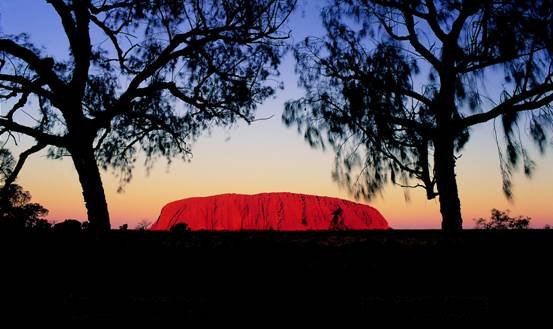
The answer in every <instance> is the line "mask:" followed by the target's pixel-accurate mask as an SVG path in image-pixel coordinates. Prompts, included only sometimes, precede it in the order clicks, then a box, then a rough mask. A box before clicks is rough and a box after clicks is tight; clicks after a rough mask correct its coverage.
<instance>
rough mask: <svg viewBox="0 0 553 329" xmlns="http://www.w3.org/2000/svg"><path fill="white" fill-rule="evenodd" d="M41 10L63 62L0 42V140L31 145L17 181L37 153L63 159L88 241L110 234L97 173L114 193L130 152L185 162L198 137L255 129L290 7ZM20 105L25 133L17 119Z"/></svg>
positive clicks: (86, 0)
mask: <svg viewBox="0 0 553 329" xmlns="http://www.w3.org/2000/svg"><path fill="white" fill-rule="evenodd" d="M45 1H46V2H47V3H48V4H49V5H50V6H51V8H52V10H53V11H55V13H56V14H57V16H58V18H59V21H60V23H61V25H62V27H63V31H64V33H65V37H66V39H67V41H68V44H69V53H68V56H67V59H65V57H63V58H52V57H48V56H46V55H45V54H44V52H43V51H41V50H40V45H35V44H34V43H33V42H32V41H31V40H32V39H31V36H28V35H27V34H24V33H21V34H17V35H6V34H0V99H2V100H4V101H7V102H9V103H8V104H11V106H10V108H8V109H5V111H4V112H3V113H2V116H1V117H0V135H2V136H5V137H6V138H8V139H12V138H15V135H18V134H20V135H26V136H28V137H31V138H32V139H34V140H35V141H36V144H35V145H34V146H32V147H31V148H29V149H28V150H26V151H24V152H23V153H21V155H20V157H19V160H18V162H17V164H16V168H18V169H20V168H21V167H22V165H23V163H24V162H25V160H26V159H27V157H28V156H29V155H30V154H32V153H35V152H38V151H40V150H42V149H44V148H46V147H49V149H48V155H49V156H50V157H52V158H60V157H62V156H65V155H67V156H70V157H71V159H72V160H73V163H74V165H75V169H76V171H77V173H78V176H79V181H80V183H81V186H82V190H83V197H84V201H85V205H86V209H87V212H88V221H89V222H90V229H91V230H107V229H109V228H110V221H109V213H108V207H107V202H106V198H105V194H104V188H103V185H102V181H101V177H100V172H99V168H102V169H105V170H107V169H109V168H112V169H113V170H115V171H116V172H117V173H118V174H119V175H120V179H121V186H123V185H124V184H125V183H126V182H128V181H129V180H130V179H131V177H132V176H131V174H132V170H133V168H134V167H135V165H136V160H137V155H138V154H139V152H140V151H142V152H143V154H145V158H146V160H145V165H146V166H147V167H148V168H150V167H151V166H152V164H153V163H154V160H155V159H157V158H159V157H165V158H166V159H167V160H168V161H170V160H171V159H172V158H174V157H176V156H180V157H182V158H184V159H189V158H190V154H191V149H190V145H191V142H192V141H193V140H194V139H195V138H196V137H197V136H198V135H199V134H200V133H201V132H202V131H205V130H209V129H210V128H211V127H213V126H218V125H222V126H228V125H232V124H234V123H235V122H236V121H237V120H244V121H246V122H252V121H254V120H255V117H254V110H255V108H256V106H257V104H259V103H260V102H261V101H263V100H264V99H266V98H267V97H269V96H271V95H273V93H274V91H275V88H276V87H277V86H278V85H277V84H276V83H272V82H271V81H273V80H272V79H271V77H273V76H275V75H276V74H277V73H278V72H277V66H278V64H279V62H280V58H281V55H282V53H283V51H284V40H285V39H287V38H288V36H289V35H288V32H287V31H286V30H285V29H284V23H285V21H286V19H287V18H288V16H289V15H290V13H291V12H292V10H293V8H294V6H295V2H296V1H295V0H233V1H229V0H213V1H195V0H182V1H150V0H117V1H115V0H106V1H95V0H80V1H70V0H45ZM3 14H4V15H9V13H3ZM93 31H94V34H93V33H92V32H93ZM22 32H23V31H22ZM96 40H105V42H97V41H96ZM29 104H32V105H31V106H33V111H31V112H30V115H31V116H33V118H34V120H35V121H32V122H31V123H30V124H27V121H22V120H20V117H21V116H20V115H19V112H21V111H23V109H24V107H25V106H28V105H29ZM18 169H16V170H14V172H13V177H15V176H16V175H17V173H18V171H19V170H18ZM9 179H10V180H13V178H9Z"/></svg>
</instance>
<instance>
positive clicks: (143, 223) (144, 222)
mask: <svg viewBox="0 0 553 329" xmlns="http://www.w3.org/2000/svg"><path fill="white" fill-rule="evenodd" d="M150 224H151V222H150V221H147V220H141V221H140V222H138V224H136V227H135V229H136V230H139V231H145V230H147V229H148V226H150Z"/></svg>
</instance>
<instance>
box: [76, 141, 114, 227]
mask: <svg viewBox="0 0 553 329" xmlns="http://www.w3.org/2000/svg"><path fill="white" fill-rule="evenodd" d="M69 152H70V153H71V158H72V159H73V164H74V165H75V169H76V170H77V174H78V175H79V181H80V182H81V188H82V190H83V197H84V202H85V206H86V211H87V214H88V222H89V225H90V226H89V227H90V229H91V230H94V231H108V230H109V229H110V222H109V212H108V205H107V202H106V195H105V193H104V186H103V185H102V178H101V176H100V171H99V169H98V165H97V164H96V158H95V157H94V150H93V149H92V145H84V143H83V144H80V145H78V146H74V147H72V148H70V149H69Z"/></svg>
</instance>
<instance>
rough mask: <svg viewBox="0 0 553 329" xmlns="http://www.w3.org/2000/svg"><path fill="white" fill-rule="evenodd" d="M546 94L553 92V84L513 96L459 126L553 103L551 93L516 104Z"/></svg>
mask: <svg viewBox="0 0 553 329" xmlns="http://www.w3.org/2000/svg"><path fill="white" fill-rule="evenodd" d="M548 92H553V83H548V84H542V85H540V86H538V87H536V88H533V89H530V90H526V91H523V92H521V93H519V94H517V95H514V96H512V97H511V98H509V99H508V100H506V101H504V102H503V103H501V104H499V105H497V106H496V107H494V108H493V109H491V110H489V111H487V112H484V113H478V114H474V115H471V116H468V117H466V118H464V119H462V120H460V125H461V127H469V126H472V125H475V124H479V123H483V122H486V121H488V120H491V119H493V118H496V117H498V116H500V115H502V114H507V113H516V112H523V111H530V110H536V109H539V108H541V107H543V106H546V105H548V104H550V103H551V102H553V93H552V94H549V95H547V96H544V97H542V98H541V99H539V100H535V101H530V102H525V103H522V104H518V103H520V102H524V101H526V100H528V99H530V98H532V97H536V96H542V95H544V94H546V93H548Z"/></svg>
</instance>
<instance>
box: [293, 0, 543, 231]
mask: <svg viewBox="0 0 553 329" xmlns="http://www.w3.org/2000/svg"><path fill="white" fill-rule="evenodd" d="M322 17H323V21H324V26H325V28H326V36H324V37H323V38H315V37H311V38H307V39H306V40H305V41H304V42H302V43H299V44H298V45H297V46H296V47H295V57H296V60H297V71H298V72H299V75H300V78H299V82H300V84H301V86H303V88H304V89H305V96H304V97H302V98H300V99H298V100H295V101H291V102H288V103H287V104H286V107H285V111H284V114H283V121H284V122H285V124H286V125H288V126H293V125H297V127H298V130H299V132H300V133H303V134H304V135H305V138H306V140H307V141H308V142H309V143H310V145H311V146H313V147H322V148H324V147H325V145H326V144H330V145H331V146H332V148H333V149H334V151H335V153H336V162H335V164H336V165H335V169H334V171H333V177H334V178H335V180H336V181H338V182H339V183H340V184H341V185H343V186H345V187H347V188H348V190H349V191H350V192H351V193H352V194H353V195H354V196H355V197H358V198H359V197H364V198H371V197H373V196H374V195H375V194H376V193H378V192H379V191H380V190H381V189H382V188H383V186H385V185H386V184H387V183H388V182H392V183H393V184H397V185H400V186H402V187H405V188H422V189H424V190H425V191H426V196H427V198H428V199H434V198H436V197H438V198H439V201H440V212H441V215H442V228H443V229H444V230H450V231H452V230H453V231H456V230H460V229H462V218H461V205H460V200H459V195H458V194H459V193H458V188H457V179H456V173H455V165H456V161H457V159H458V157H459V156H460V152H461V151H462V150H463V147H464V146H465V145H466V143H467V141H468V140H469V138H470V136H471V130H470V129H471V127H473V126H474V125H477V124H481V123H485V122H489V121H493V122H494V132H495V131H496V130H495V122H496V121H499V122H500V126H501V127H502V129H503V136H504V141H505V147H503V146H502V144H501V143H499V139H500V138H501V137H500V136H499V137H498V134H497V133H496V135H495V136H496V140H497V141H498V144H497V145H498V152H499V159H500V164H501V165H500V169H501V173H502V179H503V190H504V192H505V195H506V196H507V197H510V196H511V194H512V185H511V174H512V170H513V169H514V168H516V167H517V165H518V164H519V163H521V162H522V165H523V169H524V173H525V174H526V175H527V176H530V175H531V174H532V171H533V169H534V162H533V161H532V160H531V159H530V157H529V155H528V152H527V151H526V148H525V146H524V145H523V142H522V138H521V130H522V129H523V128H526V129H528V131H529V133H530V136H531V139H532V140H533V141H534V142H535V143H536V144H537V146H538V147H539V149H540V151H541V152H544V151H545V148H546V146H547V145H548V135H547V132H548V130H550V128H551V127H552V123H553V111H552V107H551V102H552V101H553V61H552V56H551V55H552V53H553V25H552V24H551V21H552V20H553V2H552V1H550V0H547V1H522V2H521V1H499V2H497V1H470V0H466V1H459V0H442V1H422V0H418V1H376V0H374V1H370V0H335V1H332V5H330V6H328V7H326V8H325V9H324V10H323V12H322ZM498 75H500V76H501V80H502V81H497V83H498V86H499V89H500V90H499V94H496V95H490V93H492V92H493V90H490V89H487V88H486V84H487V83H488V82H489V80H490V79H497V78H496V77H497V76H498Z"/></svg>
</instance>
